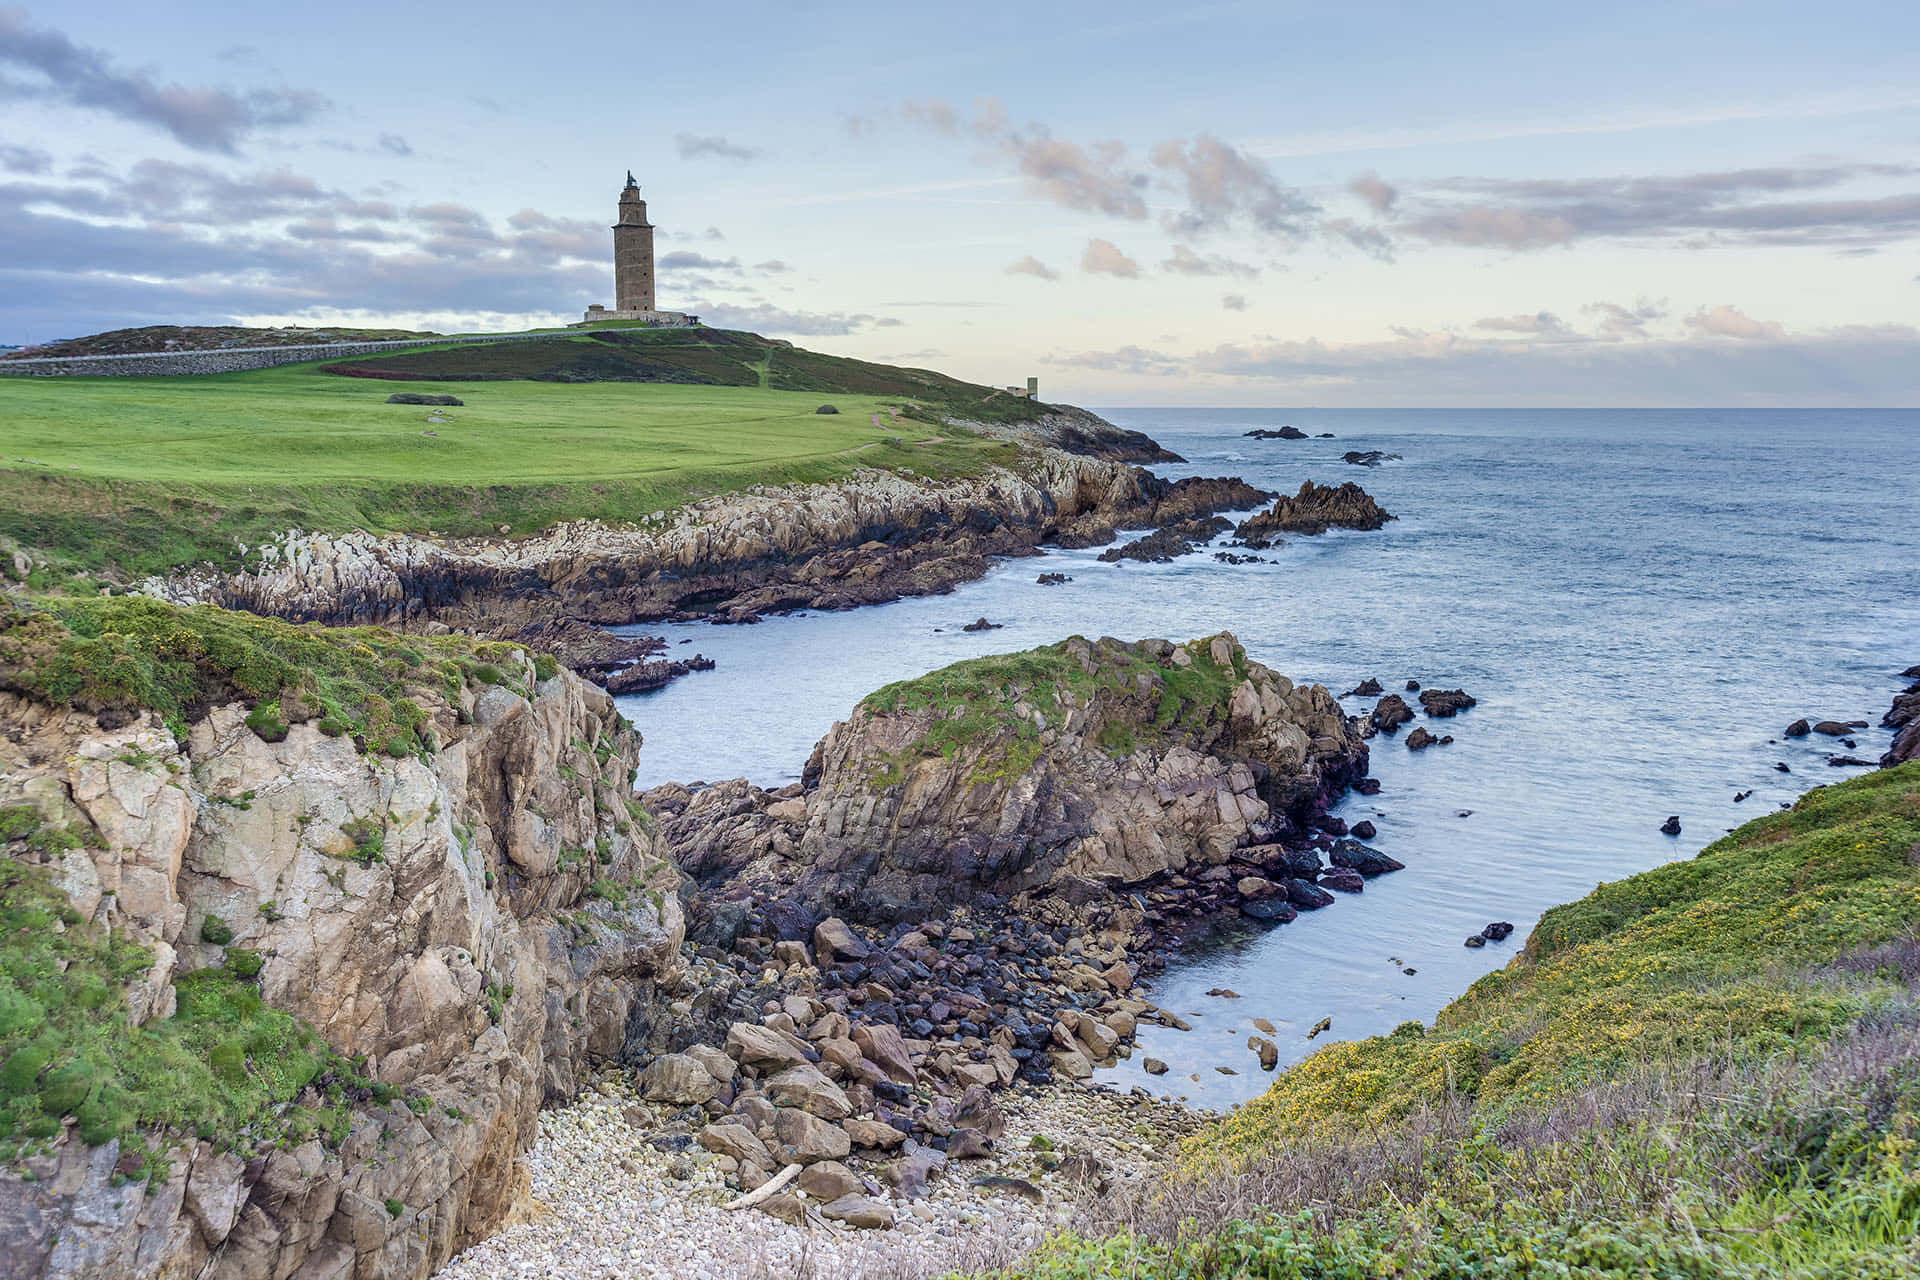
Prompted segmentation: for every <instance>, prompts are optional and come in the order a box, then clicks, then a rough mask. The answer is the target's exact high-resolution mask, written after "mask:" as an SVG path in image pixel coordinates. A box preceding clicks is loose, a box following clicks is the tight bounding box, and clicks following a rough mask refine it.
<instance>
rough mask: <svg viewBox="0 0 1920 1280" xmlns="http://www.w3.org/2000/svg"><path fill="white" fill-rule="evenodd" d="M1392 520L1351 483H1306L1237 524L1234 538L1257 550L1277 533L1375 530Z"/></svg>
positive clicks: (1363, 490)
mask: <svg viewBox="0 0 1920 1280" xmlns="http://www.w3.org/2000/svg"><path fill="white" fill-rule="evenodd" d="M1392 519H1394V517H1393V516H1391V515H1389V514H1388V513H1387V512H1385V511H1383V510H1381V509H1380V504H1379V503H1377V502H1375V501H1374V500H1373V498H1372V496H1371V495H1369V494H1368V493H1367V491H1366V490H1365V489H1362V488H1361V487H1360V486H1359V485H1357V484H1354V483H1353V482H1352V481H1351V480H1349V481H1347V482H1345V483H1343V484H1339V485H1323V484H1315V483H1314V482H1313V481H1311V480H1308V481H1306V482H1304V483H1303V484H1301V486H1300V491H1299V492H1298V493H1296V494H1294V495H1293V496H1292V497H1290V498H1289V497H1282V498H1278V499H1276V500H1275V501H1274V504H1273V506H1272V507H1270V508H1269V509H1267V510H1265V511H1262V512H1260V513H1259V514H1258V515H1254V516H1249V517H1248V518H1247V519H1245V520H1243V521H1241V522H1240V525H1239V527H1238V528H1237V529H1235V530H1234V535H1235V536H1236V537H1238V538H1239V539H1240V540H1241V541H1243V542H1245V543H1246V544H1247V545H1248V546H1250V547H1253V548H1255V549H1258V548H1260V547H1262V546H1265V545H1267V542H1266V540H1267V539H1270V538H1272V537H1273V536H1274V535H1276V534H1281V533H1302V534H1308V535H1312V534H1319V533H1325V532H1326V531H1327V530H1328V529H1379V528H1382V527H1384V526H1385V525H1386V523H1387V521H1389V520H1392Z"/></svg>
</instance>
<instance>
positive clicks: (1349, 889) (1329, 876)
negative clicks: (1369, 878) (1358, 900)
mask: <svg viewBox="0 0 1920 1280" xmlns="http://www.w3.org/2000/svg"><path fill="white" fill-rule="evenodd" d="M1319 883H1320V887H1321V888H1323V889H1333V890H1336V891H1338V892H1340V893H1359V892H1360V891H1361V890H1362V889H1364V888H1366V887H1367V882H1366V877H1364V876H1362V875H1361V874H1360V873H1359V872H1358V871H1353V870H1350V869H1348V868H1346V867H1329V868H1327V869H1326V870H1325V871H1322V872H1321V873H1320V881H1319Z"/></svg>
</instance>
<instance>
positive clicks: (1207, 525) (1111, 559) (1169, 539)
mask: <svg viewBox="0 0 1920 1280" xmlns="http://www.w3.org/2000/svg"><path fill="white" fill-rule="evenodd" d="M1232 527H1233V522H1232V521H1230V520H1227V519H1225V518H1223V517H1220V516H1208V517H1206V518H1205V519H1201V520H1186V521H1182V522H1180V523H1178V524H1170V525H1167V526H1166V527H1165V528H1163V529H1157V530H1155V531H1154V532H1152V533H1149V534H1147V535H1146V536H1145V537H1143V538H1135V539H1134V540H1133V541H1131V542H1123V543H1121V544H1120V545H1119V546H1116V547H1108V548H1107V549H1106V550H1105V551H1102V552H1101V553H1100V559H1101V561H1102V562H1103V563H1106V564H1115V563H1117V562H1119V561H1121V560H1139V561H1142V562H1144V563H1146V564H1168V563H1171V562H1172V561H1174V560H1177V559H1178V558H1180V557H1181V556H1184V555H1186V554H1187V553H1188V552H1190V551H1192V550H1193V548H1194V544H1195V543H1201V542H1206V541H1208V540H1210V539H1211V538H1213V536H1214V535H1215V534H1217V533H1220V532H1222V531H1224V530H1226V529H1230V528H1232Z"/></svg>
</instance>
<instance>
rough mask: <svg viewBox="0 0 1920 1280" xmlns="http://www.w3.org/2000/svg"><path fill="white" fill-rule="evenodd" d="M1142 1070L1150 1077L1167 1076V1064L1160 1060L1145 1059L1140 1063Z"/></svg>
mask: <svg viewBox="0 0 1920 1280" xmlns="http://www.w3.org/2000/svg"><path fill="white" fill-rule="evenodd" d="M1140 1069H1141V1070H1142V1071H1144V1072H1146V1073H1147V1074H1148V1075H1150V1076H1163V1075H1165V1074H1167V1064H1166V1063H1164V1062H1162V1061H1160V1059H1158V1058H1146V1059H1143V1060H1142V1061H1141V1063H1140Z"/></svg>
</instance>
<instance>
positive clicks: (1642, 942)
mask: <svg viewBox="0 0 1920 1280" xmlns="http://www.w3.org/2000/svg"><path fill="white" fill-rule="evenodd" d="M1916 863H1920V763H1916V764H1909V765H1905V766H1902V767H1901V768H1899V769H1893V770H1886V771H1883V772H1880V773H1877V774H1871V775H1868V776H1866V777H1863V778H1859V779H1856V780H1854V781H1850V782H1847V783H1843V784H1840V785H1837V786H1833V787H1828V788H1825V789H1823V790H1819V791H1814V792H1811V793H1809V794H1808V795H1806V796H1805V797H1803V798H1802V799H1801V801H1800V802H1799V803H1798V804H1797V805H1796V806H1795V807H1794V808H1793V810H1791V811H1790V812H1783V813H1778V814H1774V815H1770V816H1768V817H1765V818H1762V819H1759V820H1758V821H1755V822H1752V823H1749V824H1747V825H1746V826H1744V827H1742V828H1740V829H1739V830H1738V831H1737V832H1735V833H1733V834H1732V835H1730V836H1728V837H1726V838H1725V839H1722V840H1720V841H1717V842H1716V843H1715V844H1713V845H1712V846H1710V847H1709V848H1708V849H1707V850H1705V851H1704V852H1703V853H1701V854H1700V856H1699V857H1697V858H1695V859H1693V860H1691V861H1687V862H1681V863H1674V864H1672V865H1669V866H1666V867H1661V868H1659V869H1657V870H1654V871H1651V872H1648V873H1646V874H1644V875H1639V876H1635V877H1633V878H1631V879H1629V880H1626V881H1623V882H1621V883H1618V884H1610V885H1603V886H1601V887H1600V888H1599V889H1597V890H1595V891H1594V893H1592V894H1591V895H1589V896H1588V897H1586V898H1583V899H1581V900H1580V901H1578V902H1574V903H1571V904H1568V905H1566V906H1563V907H1559V908H1556V909H1554V910H1553V911H1551V912H1549V913H1547V915H1546V916H1545V917H1543V918H1542V920H1541V922H1540V925H1539V927H1538V928H1537V929H1536V930H1535V932H1534V934H1533V937H1532V939H1531V940H1530V941H1529V943H1528V946H1527V948H1526V950H1525V952H1524V953H1523V954H1522V955H1521V956H1520V957H1518V958H1517V959H1516V960H1515V961H1514V962H1513V963H1512V964H1510V965H1509V966H1508V967H1507V968H1506V969H1505V970H1502V971H1500V972H1497V973H1493V974H1489V975H1488V976H1487V977H1485V978H1482V979H1481V980H1480V981H1479V982H1477V983H1475V984H1474V986H1473V987H1472V988H1471V989H1470V990H1469V991H1468V992H1467V993H1466V994H1465V995H1464V996H1462V997H1461V998H1460V999H1459V1000H1457V1001H1455V1002H1454V1003H1453V1004H1452V1005H1449V1006H1448V1007H1447V1008H1446V1009H1445V1010H1444V1011H1442V1013H1441V1015H1440V1017H1439V1019H1438V1020H1437V1023H1436V1025H1435V1026H1434V1027H1433V1028H1431V1029H1426V1028H1422V1027H1421V1026H1420V1025H1419V1024H1417V1023H1409V1024H1407V1025H1406V1026H1404V1027H1402V1028H1401V1029H1400V1030H1399V1031H1397V1032H1395V1033H1394V1034H1393V1035H1390V1036H1381V1037H1375V1038H1373V1039H1370V1040H1363V1041H1357V1042H1351V1043H1345V1044H1335V1045H1330V1046H1328V1047H1327V1048H1325V1049H1323V1050H1321V1051H1320V1052H1319V1053H1316V1054H1314V1055H1313V1056H1312V1057H1311V1058H1309V1059H1307V1060H1306V1061H1305V1062H1303V1063H1301V1064H1299V1065H1298V1066H1296V1067H1294V1068H1292V1069H1291V1070H1289V1071H1287V1072H1286V1073H1285V1074H1284V1075H1282V1076H1281V1077H1280V1078H1279V1079H1278V1080H1276V1081H1275V1083H1274V1084H1273V1086H1272V1087H1271V1088H1270V1089H1269V1090H1268V1092H1267V1093H1266V1094H1265V1095H1264V1096H1263V1097H1261V1098H1260V1099H1258V1100H1256V1101H1255V1102H1253V1103H1252V1104H1250V1105H1249V1106H1247V1107H1245V1108H1243V1109H1241V1110H1240V1111H1238V1112H1236V1113H1235V1114H1234V1115H1232V1116H1231V1117H1229V1118H1227V1119H1226V1120H1224V1121H1222V1122H1221V1123H1220V1124H1218V1125H1217V1126H1215V1127H1214V1128H1213V1129H1212V1130H1210V1131H1209V1132H1208V1133H1207V1134H1205V1135H1204V1136H1203V1137H1202V1138H1200V1139H1199V1140H1197V1141H1196V1143H1195V1144H1194V1145H1193V1147H1192V1148H1191V1150H1190V1153H1189V1154H1190V1157H1191V1167H1190V1168H1189V1169H1188V1170H1187V1176H1188V1178H1189V1179H1190V1180H1188V1181H1185V1182H1183V1183H1181V1184H1180V1187H1181V1189H1180V1190H1177V1191H1175V1192H1174V1193H1172V1194H1171V1196H1170V1197H1169V1201H1168V1204H1166V1205H1163V1206H1161V1208H1160V1209H1158V1210H1153V1209H1149V1210H1148V1211H1147V1212H1146V1214H1145V1216H1144V1217H1143V1218H1142V1219H1141V1220H1140V1221H1141V1224H1142V1226H1143V1228H1145V1229H1144V1230H1143V1231H1142V1232H1140V1233H1139V1234H1126V1233H1122V1234H1118V1235H1113V1236H1109V1237H1105V1238H1099V1239H1083V1238H1079V1237H1067V1238H1064V1239H1062V1240H1061V1241H1059V1242H1057V1243H1056V1244H1055V1245H1054V1246H1053V1247H1052V1248H1051V1249H1050V1250H1048V1251H1045V1252H1043V1254H1042V1255H1040V1256H1039V1257H1036V1258H1035V1259H1032V1260H1030V1261H1029V1262H1028V1263H1027V1264H1026V1265H1025V1266H1024V1267H1023V1268H1022V1269H1021V1270H1020V1272H1019V1274H1021V1275H1026V1276H1120V1275H1127V1276H1155V1277H1158V1276H1181V1277H1186V1276H1200V1275H1214V1274H1245V1275H1255V1276H1269V1277H1282V1276H1285V1277H1334V1276H1341V1277H1345V1276H1352V1277H1361V1276H1377V1275H1378V1276H1384V1275H1395V1276H1400V1275H1404V1276H1417V1275H1443V1274H1458V1275H1472V1276H1561V1275H1583V1276H1698V1277H1708V1276H1712V1277H1719V1276H1727V1277H1734V1276H1740V1277H1745V1276H1754V1277H1759V1276H1777V1275H1784V1276H1836V1277H1838V1276H1881V1275H1885V1276H1893V1275H1911V1274H1915V1273H1916V1271H1917V1270H1920V943H1916V941H1915V932H1916V928H1917V927H1920V868H1917V867H1916ZM1223 1206H1231V1207H1230V1209H1228V1210H1226V1211H1224V1212H1223V1208H1222V1207H1223ZM1387 1206H1392V1207H1391V1208H1390V1209H1389V1208H1388V1207H1387ZM1170 1215H1171V1216H1170ZM1181 1216H1185V1217H1187V1218H1188V1222H1187V1224H1186V1226H1185V1227H1184V1228H1183V1227H1181V1226H1180V1225H1178V1223H1177V1222H1176V1221H1175V1219H1177V1218H1178V1217H1181ZM1149 1224H1154V1225H1149Z"/></svg>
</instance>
